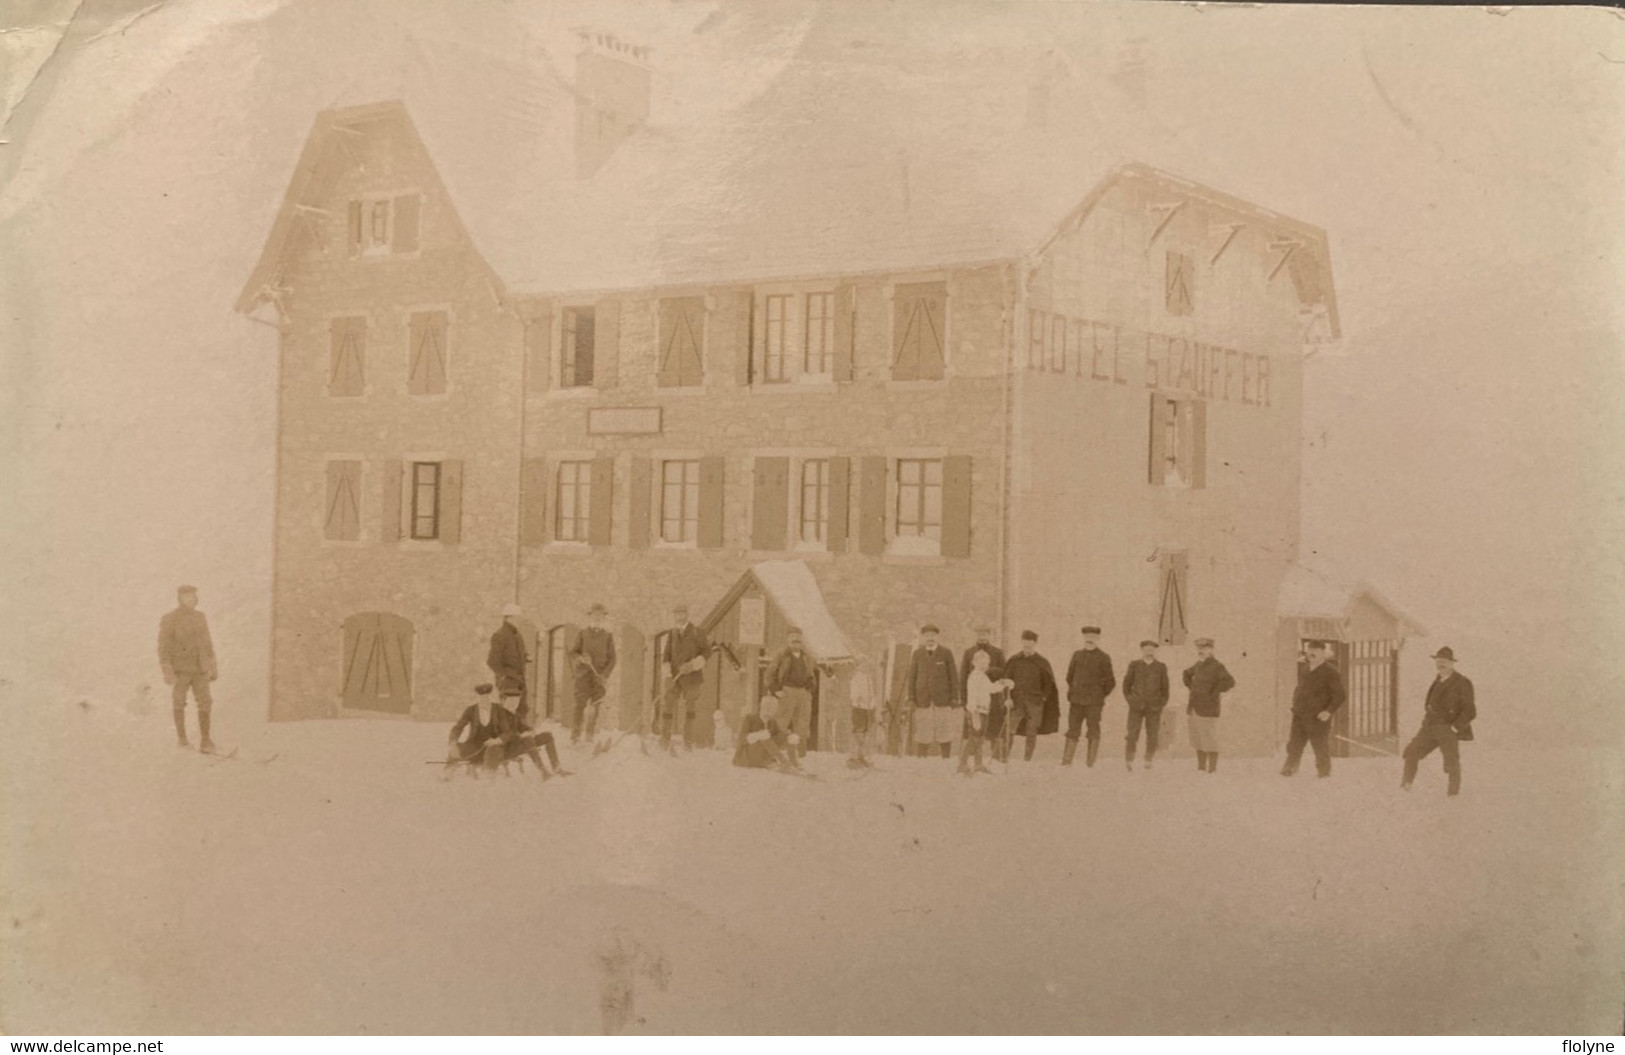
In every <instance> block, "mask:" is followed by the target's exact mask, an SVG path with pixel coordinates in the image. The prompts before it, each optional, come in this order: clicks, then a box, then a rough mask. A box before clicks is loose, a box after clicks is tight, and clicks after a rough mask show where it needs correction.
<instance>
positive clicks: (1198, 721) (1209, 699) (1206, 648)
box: [1184, 637, 1236, 773]
mask: <svg viewBox="0 0 1625 1055" xmlns="http://www.w3.org/2000/svg"><path fill="white" fill-rule="evenodd" d="M1196 657H1197V658H1196V662H1195V663H1193V664H1191V665H1190V666H1189V667H1187V668H1186V669H1185V675H1184V681H1185V687H1186V688H1187V689H1190V690H1191V696H1190V702H1189V703H1187V704H1186V705H1185V713H1186V714H1188V715H1190V725H1191V744H1192V746H1194V747H1195V748H1196V768H1197V769H1200V770H1201V771H1202V772H1204V773H1216V772H1218V769H1219V704H1220V697H1221V696H1223V695H1224V694H1225V693H1227V692H1229V691H1230V690H1231V689H1233V688H1235V687H1236V679H1235V678H1232V677H1231V676H1230V672H1229V671H1228V670H1226V669H1225V667H1224V664H1223V663H1220V662H1219V661H1218V660H1217V659H1214V658H1213V639H1212V638H1211V637H1199V638H1197V639H1196Z"/></svg>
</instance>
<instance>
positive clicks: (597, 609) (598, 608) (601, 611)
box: [587, 601, 609, 615]
mask: <svg viewBox="0 0 1625 1055" xmlns="http://www.w3.org/2000/svg"><path fill="white" fill-rule="evenodd" d="M587 614H588V615H608V614H609V609H608V608H605V607H604V606H603V605H601V604H599V603H598V602H597V601H594V602H593V603H592V607H590V608H588V609H587Z"/></svg>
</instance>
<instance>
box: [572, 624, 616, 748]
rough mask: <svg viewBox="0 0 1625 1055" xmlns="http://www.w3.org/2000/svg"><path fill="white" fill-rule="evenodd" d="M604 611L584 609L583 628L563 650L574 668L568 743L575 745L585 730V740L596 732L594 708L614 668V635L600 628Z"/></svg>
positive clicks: (600, 699) (607, 688) (605, 627)
mask: <svg viewBox="0 0 1625 1055" xmlns="http://www.w3.org/2000/svg"><path fill="white" fill-rule="evenodd" d="M608 615H609V611H608V609H606V608H605V607H604V606H603V605H601V604H594V605H593V606H592V607H591V608H588V609H587V625H586V626H584V627H582V628H581V629H580V630H578V631H576V636H575V640H574V641H572V642H570V647H569V648H568V649H567V650H566V651H567V653H568V655H569V657H570V665H571V666H572V667H573V668H574V669H575V703H576V707H575V714H574V715H572V716H571V717H572V720H571V722H570V742H571V743H572V744H574V743H579V742H580V741H581V737H582V735H583V730H585V735H586V737H587V739H588V740H591V739H592V738H593V736H594V735H595V734H596V733H597V731H598V708H599V706H600V705H601V704H602V703H603V702H604V693H605V692H607V691H608V690H609V675H610V672H611V671H613V670H614V669H615V635H614V634H611V633H610V632H609V628H608V627H607V626H605V625H604V621H605V617H606V616H608Z"/></svg>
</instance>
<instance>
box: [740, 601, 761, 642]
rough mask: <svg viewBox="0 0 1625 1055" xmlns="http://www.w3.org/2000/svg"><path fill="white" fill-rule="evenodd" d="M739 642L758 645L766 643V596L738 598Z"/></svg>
mask: <svg viewBox="0 0 1625 1055" xmlns="http://www.w3.org/2000/svg"><path fill="white" fill-rule="evenodd" d="M739 643H740V644H741V645H756V646H758V647H759V646H762V645H765V644H767V598H765V597H741V598H740V599H739Z"/></svg>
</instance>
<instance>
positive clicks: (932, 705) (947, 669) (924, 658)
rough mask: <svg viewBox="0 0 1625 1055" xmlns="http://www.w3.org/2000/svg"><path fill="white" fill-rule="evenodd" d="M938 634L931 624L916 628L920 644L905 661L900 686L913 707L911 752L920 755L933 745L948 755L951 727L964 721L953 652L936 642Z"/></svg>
mask: <svg viewBox="0 0 1625 1055" xmlns="http://www.w3.org/2000/svg"><path fill="white" fill-rule="evenodd" d="M939 633H941V631H940V630H939V629H938V628H937V625H936V624H935V623H927V624H925V625H924V626H922V627H920V647H919V648H916V649H915V650H914V655H913V656H912V657H910V659H909V661H908V680H907V681H906V682H905V683H904V686H903V697H904V700H905V702H906V703H907V704H908V706H909V707H912V708H913V709H914V753H915V754H917V755H919V756H920V757H921V758H925V757H927V756H929V755H930V753H931V751H932V749H933V748H936V749H938V750H940V751H941V752H942V757H943V758H952V757H953V739H954V732H955V728H956V725H962V724H963V722H964V719H963V716H962V715H961V713H960V707H959V690H960V682H959V675H958V672H957V671H955V670H954V657H953V653H951V652H949V651H948V650H947V649H946V648H943V647H942V646H941V645H939V644H937V635H938V634H939Z"/></svg>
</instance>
